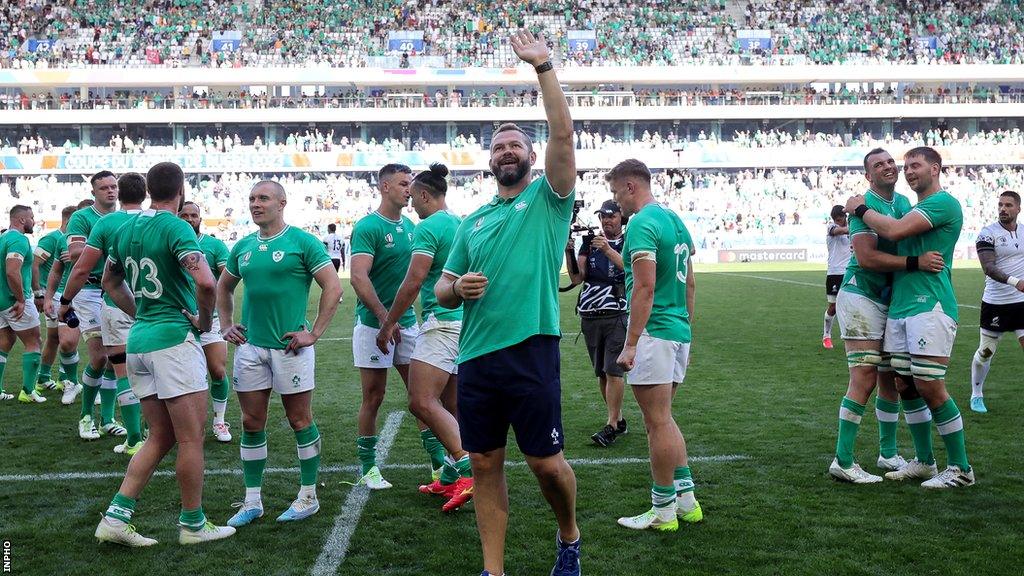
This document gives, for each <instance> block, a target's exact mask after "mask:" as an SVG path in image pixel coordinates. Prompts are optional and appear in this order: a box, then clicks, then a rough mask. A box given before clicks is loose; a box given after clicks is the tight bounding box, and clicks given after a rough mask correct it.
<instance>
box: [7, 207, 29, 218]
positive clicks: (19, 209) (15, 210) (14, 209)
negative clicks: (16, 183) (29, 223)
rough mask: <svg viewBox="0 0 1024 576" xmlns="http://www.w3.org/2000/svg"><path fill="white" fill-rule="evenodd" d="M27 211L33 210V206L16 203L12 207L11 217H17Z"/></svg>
mask: <svg viewBox="0 0 1024 576" xmlns="http://www.w3.org/2000/svg"><path fill="white" fill-rule="evenodd" d="M25 211H28V212H31V211H32V208H30V207H29V206H25V205H24V204H15V205H14V206H13V207H12V208H11V218H17V217H18V216H19V215H21V213H22V212H25Z"/></svg>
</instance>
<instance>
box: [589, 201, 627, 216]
mask: <svg viewBox="0 0 1024 576" xmlns="http://www.w3.org/2000/svg"><path fill="white" fill-rule="evenodd" d="M594 214H604V215H605V216H611V215H612V214H622V208H619V204H618V203H617V202H615V200H605V201H604V203H602V204H601V209H600V210H595V211H594Z"/></svg>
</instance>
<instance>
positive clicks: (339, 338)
mask: <svg viewBox="0 0 1024 576" xmlns="http://www.w3.org/2000/svg"><path fill="white" fill-rule="evenodd" d="M351 339H352V337H351V336H340V337H337V338H321V339H320V341H321V342H324V341H326V342H341V341H347V340H351Z"/></svg>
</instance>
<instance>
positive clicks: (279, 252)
mask: <svg viewBox="0 0 1024 576" xmlns="http://www.w3.org/2000/svg"><path fill="white" fill-rule="evenodd" d="M271 258H273V259H274V262H280V261H281V260H282V259H283V258H284V250H274V253H273V254H271Z"/></svg>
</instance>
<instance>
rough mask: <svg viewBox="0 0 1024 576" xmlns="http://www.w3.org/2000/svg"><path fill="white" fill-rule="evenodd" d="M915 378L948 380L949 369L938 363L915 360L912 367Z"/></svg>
mask: <svg viewBox="0 0 1024 576" xmlns="http://www.w3.org/2000/svg"><path fill="white" fill-rule="evenodd" d="M910 370H911V372H912V373H913V375H914V378H916V379H918V380H925V381H932V380H944V379H945V378H946V370H947V367H946V366H943V365H942V364H939V363H938V362H931V361H929V360H914V361H913V362H912V363H911V367H910Z"/></svg>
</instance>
